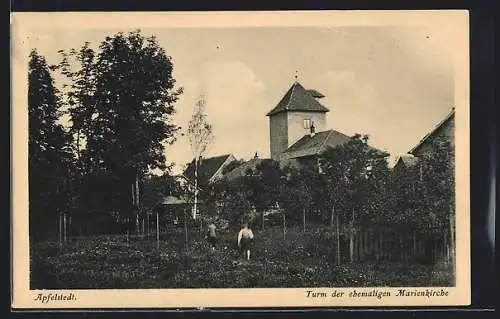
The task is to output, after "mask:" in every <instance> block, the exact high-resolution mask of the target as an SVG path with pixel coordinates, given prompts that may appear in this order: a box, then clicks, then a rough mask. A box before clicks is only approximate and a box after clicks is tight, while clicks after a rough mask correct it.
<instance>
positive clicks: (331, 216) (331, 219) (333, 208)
mask: <svg viewBox="0 0 500 319" xmlns="http://www.w3.org/2000/svg"><path fill="white" fill-rule="evenodd" d="M334 214H335V205H332V213H331V215H330V227H333V215H334Z"/></svg>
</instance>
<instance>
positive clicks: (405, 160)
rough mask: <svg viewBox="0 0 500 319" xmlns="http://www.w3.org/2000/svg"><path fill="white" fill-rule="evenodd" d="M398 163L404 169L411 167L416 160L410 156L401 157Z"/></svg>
mask: <svg viewBox="0 0 500 319" xmlns="http://www.w3.org/2000/svg"><path fill="white" fill-rule="evenodd" d="M399 161H401V162H402V163H403V164H404V165H405V166H406V167H412V166H415V165H416V164H417V163H418V158H417V157H415V156H412V155H403V156H401V157H400V158H399V160H398V162H399Z"/></svg>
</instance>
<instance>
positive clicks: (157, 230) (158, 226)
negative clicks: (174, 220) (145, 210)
mask: <svg viewBox="0 0 500 319" xmlns="http://www.w3.org/2000/svg"><path fill="white" fill-rule="evenodd" d="M159 248H160V215H159V213H158V212H156V249H159Z"/></svg>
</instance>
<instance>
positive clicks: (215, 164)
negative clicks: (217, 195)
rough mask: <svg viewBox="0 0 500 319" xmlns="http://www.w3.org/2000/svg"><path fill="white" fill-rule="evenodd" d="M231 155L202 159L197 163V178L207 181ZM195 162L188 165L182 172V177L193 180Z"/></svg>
mask: <svg viewBox="0 0 500 319" xmlns="http://www.w3.org/2000/svg"><path fill="white" fill-rule="evenodd" d="M231 156H232V155H231V154H225V155H219V156H214V157H207V158H202V160H201V163H200V162H198V177H200V178H201V179H205V180H206V181H209V180H210V179H211V178H212V177H213V176H214V175H215V174H216V173H217V171H219V169H220V168H221V166H222V165H223V164H224V163H225V162H226V160H227V159H228V158H229V157H231ZM194 166H195V161H194V159H193V161H192V162H191V163H189V164H188V166H187V167H186V169H185V170H184V175H185V176H186V177H187V178H189V179H193V178H194V168H195V167H194Z"/></svg>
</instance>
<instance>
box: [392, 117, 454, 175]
mask: <svg viewBox="0 0 500 319" xmlns="http://www.w3.org/2000/svg"><path fill="white" fill-rule="evenodd" d="M439 138H444V139H445V140H447V141H449V142H450V144H451V146H452V147H454V145H455V108H452V109H451V112H450V113H448V115H447V116H446V117H445V118H444V119H443V120H442V121H441V122H439V123H438V124H437V125H436V126H435V127H434V129H433V130H432V131H431V132H429V133H428V134H426V135H425V136H424V137H423V138H422V139H421V140H420V142H418V144H417V145H416V146H415V147H413V148H412V149H411V150H410V151H408V154H405V155H402V156H400V157H399V159H398V161H397V162H396V165H394V168H393V170H394V172H395V173H403V172H404V171H406V170H408V169H409V168H412V167H415V166H417V165H418V163H419V157H422V156H424V155H425V154H429V152H431V150H432V142H433V141H435V140H437V139H439ZM418 168H419V171H420V176H422V169H423V168H422V167H421V165H419V167H418Z"/></svg>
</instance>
